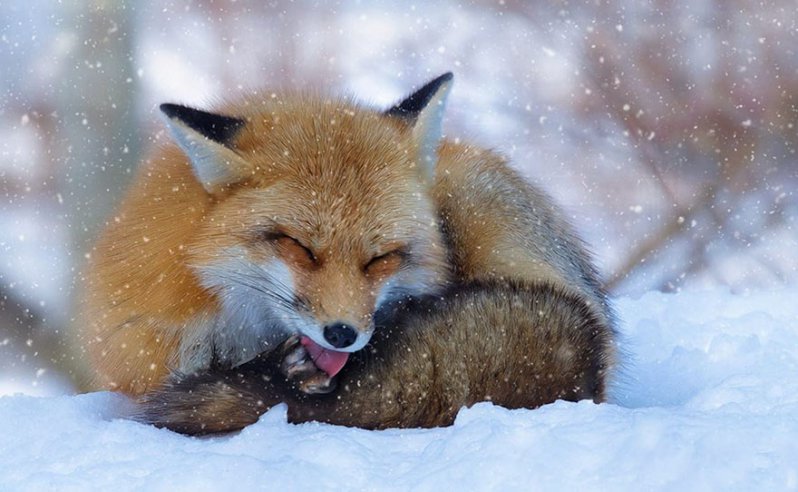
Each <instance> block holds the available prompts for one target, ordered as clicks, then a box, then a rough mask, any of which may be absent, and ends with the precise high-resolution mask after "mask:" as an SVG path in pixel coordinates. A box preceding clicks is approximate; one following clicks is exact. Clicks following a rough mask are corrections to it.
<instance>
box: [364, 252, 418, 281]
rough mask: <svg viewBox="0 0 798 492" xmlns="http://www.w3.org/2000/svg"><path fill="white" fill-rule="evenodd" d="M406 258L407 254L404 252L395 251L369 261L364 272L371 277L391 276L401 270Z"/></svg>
mask: <svg viewBox="0 0 798 492" xmlns="http://www.w3.org/2000/svg"><path fill="white" fill-rule="evenodd" d="M406 256H407V253H406V252H405V251H404V250H402V249H395V250H393V251H389V252H387V253H384V254H381V255H379V256H375V257H374V258H372V259H371V260H369V262H368V263H366V266H365V267H363V270H364V271H365V272H366V273H368V274H371V275H387V274H391V273H393V272H394V271H396V270H397V269H399V267H400V266H401V264H402V262H403V260H404V258H405V257H406Z"/></svg>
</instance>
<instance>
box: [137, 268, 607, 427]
mask: <svg viewBox="0 0 798 492" xmlns="http://www.w3.org/2000/svg"><path fill="white" fill-rule="evenodd" d="M377 324H378V328H377V331H376V333H375V335H374V338H373V339H372V342H371V343H370V344H369V346H368V347H367V348H366V349H364V350H361V351H360V352H358V353H356V354H353V357H352V359H351V360H350V361H349V362H348V363H347V366H346V368H345V369H344V370H343V371H341V373H340V376H339V377H338V378H339V381H338V389H337V390H336V391H335V392H333V393H332V394H321V395H315V394H314V395H308V394H306V393H305V392H304V391H302V390H301V387H300V386H299V384H297V383H300V382H301V377H296V375H295V377H293V378H292V377H289V378H286V377H285V376H284V375H283V374H282V373H281V372H280V371H279V370H278V369H277V368H278V367H279V366H280V360H281V359H282V358H283V357H284V353H285V352H284V350H283V349H281V350H277V351H273V352H271V353H269V354H265V355H263V356H259V357H257V358H256V359H254V360H253V361H250V362H248V363H246V364H244V365H242V366H240V367H238V368H234V369H227V370H221V369H210V370H206V371H203V372H200V373H195V374H191V375H179V374H177V375H174V376H173V377H172V378H171V379H170V380H169V381H168V383H167V384H166V385H165V386H163V387H162V388H160V389H159V390H156V391H154V392H151V393H149V394H147V395H145V397H144V398H143V400H142V402H141V406H140V412H141V413H140V414H139V415H138V417H139V419H141V420H143V421H146V422H150V423H154V424H156V425H158V426H160V427H167V428H169V429H172V430H175V431H178V432H182V433H186V434H209V433H217V432H229V431H234V430H239V429H241V428H243V427H244V426H246V425H249V424H251V423H254V422H255V421H256V420H257V419H258V417H259V416H260V415H261V414H263V413H264V412H265V411H266V410H268V409H269V408H271V407H272V406H274V405H276V404H278V403H287V404H288V419H289V421H291V422H305V421H310V420H315V421H322V422H327V423H332V424H339V425H347V426H356V427H363V428H367V429H384V428H390V427H437V426H443V425H449V424H451V423H452V422H453V420H454V418H455V416H456V415H457V412H458V411H459V410H460V408H462V407H464V406H470V405H472V404H474V403H476V402H480V401H492V402H494V403H495V404H497V405H501V406H503V407H506V408H535V407H538V406H540V405H543V404H546V403H550V402H553V401H555V400H558V399H564V400H570V401H577V400H582V399H592V400H594V401H596V402H600V401H603V400H604V397H605V391H606V371H607V369H608V368H609V367H610V366H611V364H612V350H611V348H610V347H611V345H612V340H613V333H612V330H611V329H610V327H609V326H608V325H607V324H606V323H604V322H602V321H601V320H600V318H599V317H597V316H596V315H595V313H594V312H593V311H592V310H591V309H589V307H588V305H587V304H586V303H585V302H584V299H583V298H582V297H581V296H577V295H574V294H573V293H567V292H565V291H563V290H562V289H560V288H557V287H554V286H552V285H550V284H545V283H543V284H523V283H518V282H513V281H509V282H508V281H503V280H493V281H488V282H471V283H467V284H461V285H456V286H454V287H453V288H450V289H447V291H445V292H444V293H443V294H442V296H441V297H435V298H432V299H429V300H428V301H427V302H422V303H420V304H418V305H410V306H403V307H402V308H401V309H399V310H398V312H392V313H390V314H388V315H387V316H382V317H380V319H379V320H378V322H377ZM287 345H288V349H290V345H291V342H288V343H287Z"/></svg>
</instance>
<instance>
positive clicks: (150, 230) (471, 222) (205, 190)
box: [78, 74, 614, 424]
mask: <svg viewBox="0 0 798 492" xmlns="http://www.w3.org/2000/svg"><path fill="white" fill-rule="evenodd" d="M451 83H452V76H451V74H444V75H442V76H440V77H438V78H436V79H434V80H433V81H431V82H429V83H428V84H426V85H424V86H423V87H421V88H420V89H419V90H418V91H416V92H414V93H413V94H411V95H410V96H409V97H408V98H406V99H405V100H403V101H401V102H400V103H398V104H397V105H395V106H394V107H392V108H390V109H388V110H387V111H377V110H374V109H370V108H366V107H363V106H361V105H359V104H357V103H355V102H353V101H350V100H346V99H341V98H330V97H323V96H318V95H312V94H303V93H286V94H284V95H274V94H271V93H268V94H265V93H264V94H252V95H250V96H248V97H246V98H244V99H242V100H239V101H235V102H231V103H229V104H226V105H222V106H221V107H220V108H219V109H218V113H209V112H205V111H201V110H197V109H192V108H187V107H184V106H178V105H173V104H165V105H162V106H161V110H162V111H163V113H164V114H165V115H166V117H167V122H168V124H169V128H170V130H171V133H172V135H173V137H174V141H175V144H171V145H166V146H164V147H163V148H161V149H160V150H159V151H157V152H156V153H155V154H154V155H153V156H152V157H151V158H150V159H148V161H147V162H146V163H145V165H144V166H143V168H142V169H141V171H140V172H139V175H138V177H137V179H136V181H135V183H134V185H133V186H132V188H131V190H130V191H129V193H128V194H127V196H126V197H125V199H124V201H123V203H122V206H121V209H120V210H119V212H118V213H117V214H116V215H115V216H114V217H113V220H111V221H109V225H108V227H107V229H106V230H105V232H104V234H103V235H102V237H101V238H100V240H99V242H98V243H97V245H96V247H95V248H94V250H93V251H92V253H91V256H90V262H89V265H88V268H87V270H86V275H85V290H84V295H83V302H82V304H81V315H82V318H81V321H80V324H79V325H78V326H79V335H80V342H81V346H82V347H84V348H85V350H86V351H87V354H88V359H89V361H90V364H91V366H92V374H93V378H94V384H95V385H96V386H99V387H102V388H109V389H115V390H120V391H123V392H126V393H128V394H131V395H141V394H143V393H145V392H148V391H151V390H155V389H157V388H159V387H161V386H162V385H163V384H164V383H165V382H166V381H167V380H168V379H169V376H170V374H173V373H174V374H178V375H179V374H193V373H196V374H202V373H204V374H205V375H206V376H207V377H210V375H211V374H214V375H216V376H217V377H219V378H223V379H224V378H228V379H229V374H227V373H226V372H225V371H226V370H228V369H229V370H232V371H234V372H235V370H236V368H239V367H244V366H242V365H243V364H246V363H248V362H249V363H250V366H246V367H253V365H257V364H258V362H259V361H263V360H269V358H270V357H272V358H273V357H274V356H275V355H274V354H277V353H280V354H282V355H283V356H284V357H285V360H284V361H283V362H281V363H279V364H276V365H277V366H280V367H282V371H281V373H282V374H285V375H287V376H288V379H289V380H290V381H293V382H294V383H296V382H297V381H300V383H301V384H299V388H300V390H303V391H304V392H305V393H314V392H316V393H320V392H324V391H327V390H329V389H330V388H331V381H332V378H333V377H334V376H335V375H336V374H337V373H338V372H339V371H341V370H342V368H343V369H344V370H345V371H348V369H349V368H348V367H346V366H348V365H350V364H349V361H348V359H349V354H351V353H357V354H363V353H368V352H369V350H368V349H367V350H365V351H362V350H361V349H363V348H364V347H366V346H367V345H368V344H369V342H370V341H371V340H372V336H374V335H375V330H378V329H379V328H375V327H377V323H376V321H375V318H377V317H378V316H377V315H378V314H379V313H381V312H390V311H391V310H393V311H396V309H398V308H397V306H402V305H404V304H407V303H408V302H409V301H408V300H411V299H423V298H427V297H436V296H437V297H441V296H443V297H444V299H448V297H446V294H447V293H449V294H451V293H452V292H459V289H466V290H467V289H468V288H470V287H469V286H474V285H491V286H492V287H491V288H490V289H488V290H485V289H484V288H483V289H482V290H480V292H482V294H480V295H481V296H485V299H486V300H485V301H484V302H487V303H488V304H489V305H497V304H496V301H497V299H499V298H504V297H507V295H508V294H509V292H522V293H525V294H522V297H523V295H526V296H528V297H530V298H531V297H534V295H533V294H534V293H541V292H549V291H548V290H546V289H554V291H556V292H557V293H560V294H562V295H564V296H566V297H567V298H568V299H569V301H568V302H567V303H561V302H559V301H558V302H554V303H553V304H552V305H553V306H556V309H554V311H557V312H560V311H563V310H565V311H568V310H569V309H572V307H573V303H574V302H576V303H577V304H579V305H580V306H582V307H581V308H580V309H579V310H578V312H579V313H581V315H580V316H581V318H580V319H582V322H584V323H586V325H589V326H591V327H592V328H590V330H596V329H597V330H599V331H600V332H601V333H602V334H603V335H601V336H597V337H593V338H590V337H588V338H586V339H585V340H587V339H590V340H592V341H591V342H590V343H585V342H578V341H577V340H582V339H581V338H579V337H580V336H581V335H579V333H580V331H579V330H582V329H583V328H577V327H576V325H574V327H573V329H571V330H570V331H569V330H568V329H565V327H563V328H562V330H561V331H563V333H571V334H572V335H573V338H572V340H571V341H573V342H574V343H573V344H572V345H573V346H569V347H570V348H569V349H568V350H575V351H576V353H577V355H578V356H577V357H576V358H575V359H574V360H576V359H578V358H579V357H581V356H586V355H587V354H588V353H590V354H593V353H596V354H599V359H598V360H601V361H602V363H601V364H599V365H591V366H590V367H591V368H592V369H591V371H593V376H592V377H594V378H597V379H598V380H601V381H602V384H599V385H597V386H596V388H603V380H604V379H605V378H606V375H607V372H608V370H609V369H610V368H611V367H612V365H613V363H614V348H613V343H612V338H613V326H612V324H613V320H612V313H611V310H610V308H609V306H608V303H607V301H606V298H605V295H604V292H603V291H602V289H601V287H600V283H599V281H598V279H597V275H596V272H595V270H594V268H593V266H592V264H591V261H590V258H589V256H588V255H587V253H586V252H585V250H584V247H583V246H582V244H581V242H580V240H579V239H578V238H577V237H576V236H575V235H574V234H573V232H572V230H571V228H570V226H569V225H568V224H567V222H566V221H565V220H564V219H563V218H562V217H561V215H560V214H559V212H558V211H557V210H556V207H555V206H554V205H553V204H552V203H551V201H550V200H549V199H548V198H547V196H546V195H545V194H543V193H541V192H540V191H538V190H537V189H535V188H534V187H532V186H530V185H529V184H527V183H526V182H524V180H523V179H522V178H521V177H520V176H518V175H517V173H515V172H514V171H513V170H511V169H510V168H509V167H508V166H507V164H506V162H505V161H504V159H503V158H501V157H500V156H498V155H497V154H495V153H493V152H490V151H488V150H484V149H481V148H478V147H475V146H472V145H469V144H464V143H459V142H456V141H450V140H446V139H442V138H441V121H442V117H443V111H444V107H445V100H446V96H447V94H448V92H449V89H450V87H451ZM511 286H512V287H511ZM513 295H515V294H513ZM535 295H537V294H535ZM544 297H546V296H545V295H544ZM555 297H556V296H555ZM546 298H548V297H546ZM442 302H443V304H441V305H440V306H438V307H439V308H440V309H442V310H444V311H446V310H447V309H452V308H451V305H450V304H446V303H447V302H449V301H442ZM409 304H410V305H414V303H413V302H409ZM477 304H478V303H472V305H473V306H477ZM500 304H501V303H499V305H500ZM547 305H549V304H547ZM458 309H459V308H458ZM462 309H464V311H465V312H463V313H458V314H459V315H461V317H459V318H458V319H460V320H461V321H462V322H463V323H465V324H467V325H468V326H469V327H470V328H469V336H468V337H466V338H455V339H456V340H461V341H462V342H463V343H472V341H473V340H476V339H479V338H480V337H485V338H489V337H491V336H493V335H494V334H495V327H494V326H492V325H491V324H490V323H486V322H482V321H481V319H482V318H481V316H482V313H481V312H480V309H481V308H477V307H474V308H471V307H462ZM528 311H529V312H528V314H530V315H531V314H533V311H534V310H528ZM544 314H545V313H544ZM533 318H534V317H533ZM406 319H413V320H414V321H413V322H414V323H418V324H420V325H424V324H425V323H426V322H427V318H424V317H418V318H413V317H412V316H410V315H403V316H399V315H397V320H406ZM534 319H535V320H536V321H535V322H534V323H533V324H532V325H530V324H529V323H527V322H526V321H523V322H521V321H519V322H518V323H511V324H512V325H513V326H516V327H517V328H518V329H519V330H520V329H522V328H520V327H521V326H525V327H529V326H539V325H541V324H543V325H545V324H546V323H545V319H546V317H545V316H543V317H542V318H534ZM406 323H408V322H406V321H401V322H397V323H394V324H395V325H397V326H405V327H406ZM388 324H390V323H388ZM579 326H582V325H579ZM524 329H531V328H524ZM558 330H560V328H558ZM405 331H419V332H424V331H425V330H422V329H420V328H419V329H416V328H414V329H413V330H405ZM428 331H429V332H430V333H439V335H436V336H433V338H432V339H431V340H433V341H437V343H440V344H447V345H451V344H452V343H453V342H452V340H449V339H447V338H446V337H447V336H448V335H444V333H442V332H440V330H438V329H434V328H433V329H430V330H428ZM472 335H473V336H472ZM289 337H292V338H291V339H292V340H298V341H299V345H296V346H294V347H292V349H291V350H286V346H285V345H284V344H283V342H284V341H285V340H286V339H287V338H289ZM378 338H379V336H378ZM567 338H568V337H566V339H567ZM388 339H390V340H394V342H392V343H400V342H398V341H397V340H399V339H398V338H396V337H388ZM467 340H469V341H467ZM564 340H565V339H564ZM557 343H560V342H557ZM562 343H565V342H564V341H563V342H562ZM371 345H373V344H371ZM278 347H280V349H279V350H278V349H277V348H278ZM537 347H538V349H540V347H541V346H537ZM563 347H565V345H563ZM461 348H462V350H455V351H452V354H454V355H453V357H460V356H462V354H468V353H469V350H467V349H466V347H461ZM536 350H537V349H536ZM546 350H552V351H554V352H556V351H557V350H558V347H556V346H552V347H548V348H546ZM382 352H383V353H387V352H386V351H385V349H383V350H382ZM521 352H523V350H522V351H520V352H518V351H517V352H513V354H512V355H510V356H517V355H518V354H519V353H521ZM566 352H567V350H566ZM458 354H459V355H458ZM490 355H491V357H494V358H495V357H504V356H505V355H503V354H501V353H498V354H490ZM358 357H360V355H358ZM534 358H535V357H532V359H534ZM253 359H254V360H253ZM250 361H251V362H250ZM309 361H310V362H309ZM352 362H355V361H354V360H353V361H352ZM437 363H438V364H443V365H448V364H462V361H460V362H457V361H456V360H441V361H438V362H437ZM309 366H312V367H309ZM314 370H315V373H313V371H314ZM353 371H354V370H353ZM385 371H386V373H385V374H384V375H382V376H381V377H386V378H387V377H388V375H387V372H390V371H388V370H387V369H386V370H385ZM245 372H246V371H245ZM248 374H250V375H251V374H254V372H249V373H248ZM344 376H345V374H342V377H344ZM545 376H546V375H545V373H539V374H537V376H536V377H544V378H545ZM172 382H174V379H173V380H172ZM541 384H544V383H541ZM552 384H553V383H552ZM558 384H559V383H558ZM568 384H570V383H568ZM172 387H174V386H172ZM181 387H182V388H185V385H184V386H181ZM570 389H572V388H570ZM488 392H490V390H489V389H488ZM566 393H568V391H566V388H556V391H554V394H566ZM569 394H570V393H569ZM574 394H576V393H574ZM176 396H177V395H176ZM582 396H588V397H592V398H597V399H601V398H602V397H603V393H602V391H600V390H598V389H596V390H595V391H594V392H593V393H592V394H580V397H582ZM159 397H160V398H163V397H164V394H163V393H159ZM485 397H486V395H481V396H477V398H485ZM150 401H154V400H150ZM303 401H304V400H303ZM549 401H550V400H549ZM538 404H539V403H538ZM530 405H531V403H530ZM521 406H525V405H524V404H523V403H522V404H521ZM527 406H529V405H527ZM353 424H357V422H353Z"/></svg>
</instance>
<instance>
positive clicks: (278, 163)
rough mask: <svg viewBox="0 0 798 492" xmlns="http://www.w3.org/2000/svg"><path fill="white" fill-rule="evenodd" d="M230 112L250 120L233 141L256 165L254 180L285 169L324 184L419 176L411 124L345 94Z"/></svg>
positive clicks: (271, 176) (267, 179) (263, 182)
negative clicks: (345, 96) (354, 101)
mask: <svg viewBox="0 0 798 492" xmlns="http://www.w3.org/2000/svg"><path fill="white" fill-rule="evenodd" d="M226 111H228V112H229V113H231V114H237V115H240V116H241V117H243V118H244V120H245V121H246V124H245V125H244V127H243V128H242V129H241V130H240V132H239V133H238V134H237V135H236V138H235V140H234V141H233V142H232V146H233V147H234V148H235V149H236V150H237V152H238V153H239V154H240V155H241V156H242V157H244V158H245V159H247V160H248V161H249V162H250V163H252V164H253V165H254V168H253V169H254V171H253V173H252V175H251V176H249V177H248V181H249V183H250V184H251V185H254V186H258V185H268V184H269V183H270V182H271V181H272V180H273V179H274V178H275V175H279V174H281V173H287V174H293V175H294V176H300V175H301V176H303V177H304V178H306V179H307V180H312V179H314V178H315V179H318V180H321V181H322V182H323V183H325V184H326V185H335V184H346V183H349V182H357V183H359V184H360V185H363V184H369V183H375V184H376V183H379V182H380V181H384V180H386V179H389V180H390V179H397V178H400V177H401V178H404V179H413V178H415V179H418V173H417V170H416V169H414V167H415V161H416V159H417V155H416V154H417V152H416V151H417V148H416V147H415V146H416V143H415V142H414V140H413V139H412V138H411V131H410V130H409V128H408V127H407V125H406V124H403V123H402V122H400V121H399V120H397V119H396V118H391V117H388V116H385V115H383V114H381V113H379V112H377V111H375V110H373V109H369V108H364V107H360V106H358V105H356V104H355V103H353V102H351V101H348V100H346V99H319V98H315V99H314V98H310V99H308V98H305V97H298V98H297V97H295V96H294V97H292V96H291V95H288V96H285V97H283V98H280V99H276V100H271V99H267V100H266V101H263V102H260V103H248V104H244V105H243V106H239V107H231V108H229V109H227V110H226ZM305 184H312V183H310V182H308V183H305Z"/></svg>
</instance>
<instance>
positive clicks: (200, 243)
mask: <svg viewBox="0 0 798 492" xmlns="http://www.w3.org/2000/svg"><path fill="white" fill-rule="evenodd" d="M451 83H452V75H451V73H447V74H444V75H442V76H440V77H438V78H436V79H435V80H433V81H431V82H429V83H428V84H426V85H425V86H423V87H422V88H421V89H419V90H418V91H416V92H415V93H413V94H412V95H411V96H409V97H408V98H407V99H405V100H403V101H402V102H400V103H399V104H397V105H396V106H394V107H392V108H391V109H389V110H387V111H384V112H380V111H375V110H371V109H368V108H364V107H361V106H359V105H357V104H355V103H353V102H351V101H347V100H342V99H330V98H325V97H318V96H313V95H308V94H294V95H290V94H289V95H285V96H280V95H274V94H257V95H254V96H250V97H249V98H248V99H245V100H244V101H241V102H238V103H235V104H230V105H228V106H224V107H223V108H222V110H221V113H222V114H217V113H210V112H205V111H201V110H197V109H192V108H188V107H184V106H179V105H174V104H164V105H162V106H161V111H162V112H163V113H164V114H165V116H166V118H167V122H168V124H169V127H170V130H171V133H172V135H173V136H174V139H175V140H176V142H177V144H178V147H179V149H180V152H182V153H183V154H184V157H185V162H186V165H187V166H190V168H191V171H192V173H193V176H194V177H195V178H196V182H197V185H198V186H197V188H199V187H200V186H201V190H202V193H203V194H204V195H205V200H207V203H208V204H209V205H208V209H207V210H208V212H207V213H206V214H205V217H204V219H203V222H202V224H201V225H200V227H199V230H198V231H197V233H196V235H195V237H194V239H193V241H192V243H191V244H188V245H186V250H187V258H188V259H187V262H188V263H190V265H191V267H192V268H193V269H194V271H195V272H196V273H197V276H198V278H199V279H200V282H201V284H202V285H203V286H204V287H205V288H207V289H208V290H210V291H211V292H213V293H214V294H215V297H216V299H217V300H218V302H219V305H220V309H221V311H222V312H223V315H222V316H221V318H220V320H218V321H217V322H216V323H217V325H221V326H219V327H218V328H216V330H217V331H216V334H215V336H216V338H217V340H215V342H214V343H215V345H216V346H217V348H219V347H225V346H226V347H232V346H234V345H236V344H235V343H233V342H232V341H231V340H232V339H235V338H237V337H256V338H257V337H259V338H261V339H263V340H269V338H271V339H272V340H276V339H277V338H275V336H277V337H279V336H283V337H284V336H285V334H290V333H296V334H300V335H303V336H306V337H308V338H309V339H311V340H312V341H313V342H314V343H315V344H317V345H319V346H321V347H322V348H324V349H328V350H336V351H342V352H353V351H356V350H358V349H360V348H362V347H363V346H365V345H366V343H367V342H368V341H369V339H370V337H371V335H372V332H373V330H374V324H373V316H374V313H375V312H376V311H377V310H378V309H379V308H380V307H381V306H383V305H385V304H386V303H388V302H391V301H392V300H397V299H400V298H402V297H405V296H417V295H423V294H428V293H434V292H435V291H436V290H437V289H438V287H440V286H441V285H442V284H443V283H444V282H445V281H446V276H447V268H446V266H445V265H446V261H445V255H446V251H445V246H444V244H443V239H442V237H441V232H440V230H439V227H438V224H437V217H436V211H435V209H434V207H433V204H432V203H431V199H430V196H429V189H430V187H431V186H432V183H433V180H434V174H435V165H436V162H437V148H438V145H439V143H440V139H441V118H442V114H443V109H444V103H445V100H446V96H447V93H448V92H449V89H450V86H451ZM175 191H176V192H177V191H178V190H175ZM225 337H229V338H230V339H231V340H228V341H227V343H225V342H224V340H223V339H224V338H225ZM229 350H233V349H229ZM254 355H255V354H254V353H253V354H250V356H254Z"/></svg>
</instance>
